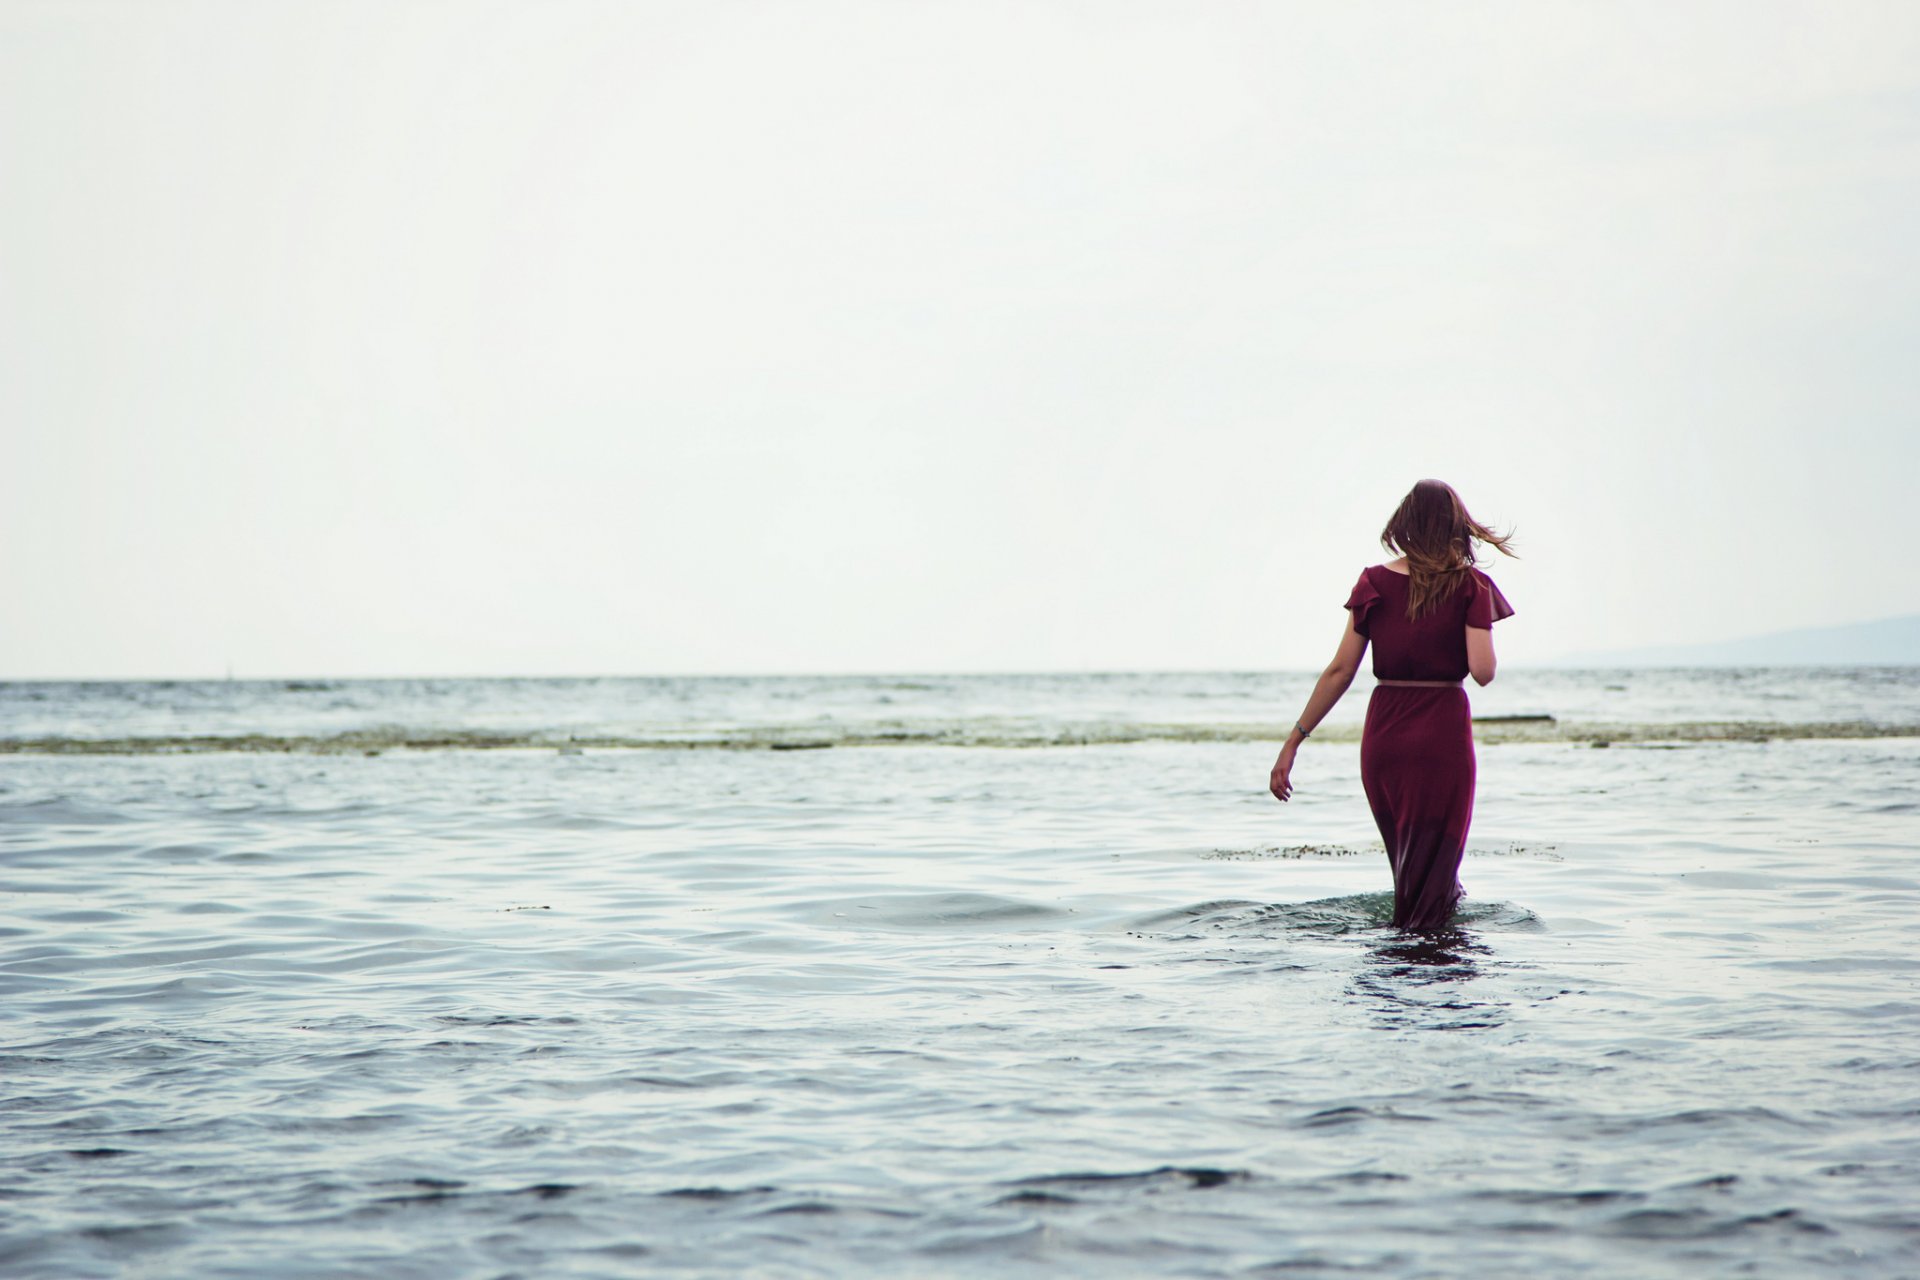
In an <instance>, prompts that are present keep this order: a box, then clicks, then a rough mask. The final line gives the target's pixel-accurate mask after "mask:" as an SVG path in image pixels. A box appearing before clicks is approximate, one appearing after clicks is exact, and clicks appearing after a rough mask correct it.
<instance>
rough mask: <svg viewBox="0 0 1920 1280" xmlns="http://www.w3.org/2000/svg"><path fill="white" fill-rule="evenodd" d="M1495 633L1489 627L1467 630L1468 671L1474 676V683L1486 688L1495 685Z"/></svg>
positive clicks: (1469, 628)
mask: <svg viewBox="0 0 1920 1280" xmlns="http://www.w3.org/2000/svg"><path fill="white" fill-rule="evenodd" d="M1493 668H1494V661H1493V631H1492V629H1491V628H1488V627H1468V628H1467V671H1468V672H1469V673H1470V674H1471V675H1472V676H1473V682H1474V683H1475V684H1477V685H1481V686H1483V687H1484V686H1486V685H1490V684H1492V683H1493Z"/></svg>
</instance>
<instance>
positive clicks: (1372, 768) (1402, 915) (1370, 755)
mask: <svg viewBox="0 0 1920 1280" xmlns="http://www.w3.org/2000/svg"><path fill="white" fill-rule="evenodd" d="M1410 581H1411V579H1409V578H1408V577H1407V575H1406V574H1404V573H1395V572H1394V571H1393V570H1391V569H1389V568H1386V567H1385V566H1384V565H1374V566H1372V567H1371V568H1368V569H1365V570H1363V571H1362V572H1361V574H1360V581H1359V582H1357V583H1355V584H1354V588H1353V594H1352V595H1351V596H1349V597H1347V608H1349V609H1351V610H1353V629H1354V630H1355V631H1357V632H1359V633H1360V634H1361V635H1363V636H1365V637H1366V638H1367V640H1368V641H1369V643H1371V644H1372V646H1373V674H1374V677H1375V678H1376V679H1379V680H1445V681H1450V682H1451V684H1450V685H1449V686H1447V687H1444V688H1443V687H1439V686H1405V685H1400V686H1396V685H1381V686H1379V687H1378V688H1376V689H1374V691H1373V699H1372V701H1370V702H1368V703H1367V724H1366V728H1365V729H1364V730H1363V731H1362V734H1361V738H1360V782H1361V785H1362V786H1364V787H1365V788H1366V791H1367V805H1368V807H1370V808H1371V809H1372V810H1373V820H1374V823H1375V824H1376V825H1377V826H1379V828H1380V838H1381V839H1382V840H1384V841H1386V845H1387V859H1388V861H1389V862H1390V863H1391V864H1392V866H1393V923H1394V924H1395V925H1397V926H1398V927H1400V928H1402V929H1438V928H1441V927H1443V926H1444V925H1445V924H1446V923H1447V921H1448V920H1449V919H1451V918H1452V916H1453V909H1454V906H1455V904H1456V903H1458V902H1459V900H1460V893H1461V890H1460V856H1461V855H1462V854H1463V853H1465V852H1466V848H1467V826H1468V824H1469V823H1470V822H1472V820H1473V783H1474V758H1473V713H1472V711H1471V709H1470V708H1469V707H1468V705H1467V691H1466V689H1465V688H1464V687H1463V686H1462V685H1461V683H1460V682H1461V681H1463V680H1465V679H1466V676H1467V628H1468V627H1491V626H1492V625H1493V624H1494V623H1495V622H1498V621H1499V620H1500V619H1501V618H1505V617H1509V616H1511V615H1512V613H1513V606H1512V605H1510V604H1508V603H1507V598H1506V597H1505V596H1503V595H1501V594H1500V588H1498V587H1496V586H1494V585H1493V579H1491V578H1489V577H1487V575H1486V574H1484V573H1481V572H1480V571H1479V570H1478V569H1475V570H1474V571H1473V572H1472V574H1471V575H1470V581H1469V582H1468V583H1467V584H1466V585H1464V586H1461V587H1459V588H1457V589H1456V590H1455V591H1454V593H1453V594H1452V595H1451V596H1449V597H1448V598H1446V599H1444V600H1441V601H1440V602H1439V603H1438V604H1436V605H1434V606H1433V607H1432V608H1431V609H1430V610H1429V611H1428V612H1427V613H1425V614H1423V615H1422V616H1421V617H1420V618H1419V619H1417V620H1415V619H1410V618H1408V617H1407V590H1408V585H1409V583H1410Z"/></svg>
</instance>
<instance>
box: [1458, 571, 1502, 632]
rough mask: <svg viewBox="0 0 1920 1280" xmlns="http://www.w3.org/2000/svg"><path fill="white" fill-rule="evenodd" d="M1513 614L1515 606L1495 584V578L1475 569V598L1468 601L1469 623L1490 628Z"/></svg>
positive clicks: (1471, 625) (1469, 624)
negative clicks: (1508, 601) (1509, 602)
mask: <svg viewBox="0 0 1920 1280" xmlns="http://www.w3.org/2000/svg"><path fill="white" fill-rule="evenodd" d="M1512 616H1513V606H1512V605H1510V604H1508V603H1507V598H1506V597H1505V596H1503V595H1501V594H1500V588H1498V587H1496V586H1494V585H1493V579H1492V578H1489V577H1488V576H1487V575H1486V574H1484V573H1481V572H1480V571H1479V570H1478V569H1475V570H1474V571H1473V598H1472V599H1470V600H1468V601H1467V625H1468V626H1470V627H1479V628H1481V629H1482V630H1486V629H1489V628H1491V627H1492V626H1493V624H1494V623H1496V622H1498V621H1500V619H1502V618H1511V617H1512Z"/></svg>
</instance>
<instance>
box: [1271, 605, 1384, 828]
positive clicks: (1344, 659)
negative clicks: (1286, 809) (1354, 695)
mask: <svg viewBox="0 0 1920 1280" xmlns="http://www.w3.org/2000/svg"><path fill="white" fill-rule="evenodd" d="M1366 654H1367V638H1366V637H1365V636H1363V635H1361V634H1360V633H1359V632H1358V631H1355V630H1354V629H1353V615H1352V614H1351V613H1349V614H1348V615H1347V630H1346V634H1344V635H1342V636H1341V637H1340V647H1339V648H1338V649H1336V650H1334V654H1333V661H1332V662H1329V663H1328V664H1327V669H1326V670H1325V671H1322V672H1321V673H1320V679H1319V682H1318V683H1316V684H1315V685H1314V686H1313V693H1312V695H1311V696H1310V697H1308V699H1307V709H1306V710H1305V711H1302V712H1301V713H1300V719H1299V722H1298V723H1297V724H1296V725H1295V726H1294V728H1293V729H1292V730H1291V731H1290V732H1289V733H1288V734H1287V741H1286V744H1285V745H1284V746H1282V747H1281V748H1280V758H1279V759H1278V760H1276V761H1274V763H1273V774H1272V776H1271V777H1270V778H1269V779H1268V782H1267V789H1268V790H1270V791H1272V792H1273V795H1274V798H1275V799H1276V800H1285V799H1286V798H1287V797H1288V796H1290V795H1292V794H1293V783H1292V782H1291V781H1289V780H1288V775H1289V774H1291V773H1292V772H1293V757H1294V755H1295V753H1297V752H1298V751H1299V750H1300V744H1301V743H1302V742H1303V741H1305V738H1304V736H1303V735H1302V734H1301V732H1300V730H1301V729H1302V728H1304V729H1306V730H1307V732H1308V733H1311V732H1312V731H1313V730H1314V729H1315V728H1316V727H1317V726H1318V725H1319V723H1320V722H1321V721H1322V720H1324V719H1325V718H1326V715H1327V712H1329V711H1331V710H1333V704H1334V703H1336V702H1338V701H1340V698H1341V695H1343V694H1344V693H1346V691H1347V689H1348V688H1349V687H1350V686H1351V685H1352V684H1353V678H1354V677H1355V676H1357V675H1359V674H1360V660H1361V659H1362V658H1364V657H1365V656H1366Z"/></svg>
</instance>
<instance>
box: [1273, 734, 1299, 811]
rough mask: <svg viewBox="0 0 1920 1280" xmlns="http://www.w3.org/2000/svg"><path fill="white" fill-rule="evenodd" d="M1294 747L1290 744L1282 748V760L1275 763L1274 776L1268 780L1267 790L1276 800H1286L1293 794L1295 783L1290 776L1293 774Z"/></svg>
mask: <svg viewBox="0 0 1920 1280" xmlns="http://www.w3.org/2000/svg"><path fill="white" fill-rule="evenodd" d="M1294 751H1295V748H1294V745H1293V744H1292V743H1291V742H1289V743H1288V744H1287V745H1286V746H1284V747H1282V748H1280V758H1279V759H1278V760H1275V761H1274V762H1273V776H1272V777H1270V778H1269V779H1268V780H1267V790H1269V791H1271V792H1273V798H1274V799H1275V800H1285V799H1286V798H1287V797H1288V796H1290V795H1292V794H1293V783H1292V782H1291V781H1290V780H1289V779H1288V776H1287V775H1288V774H1290V773H1292V772H1293V754H1294Z"/></svg>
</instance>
